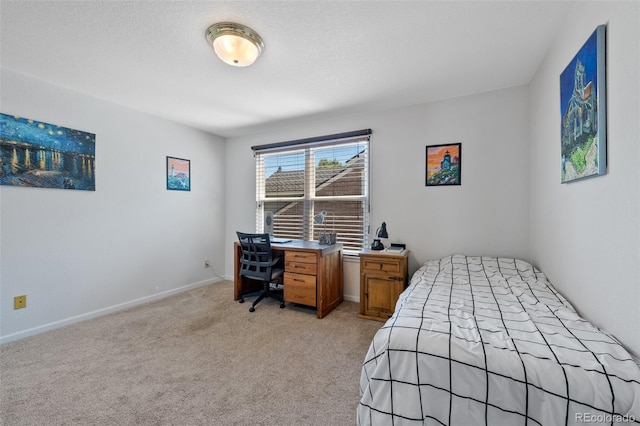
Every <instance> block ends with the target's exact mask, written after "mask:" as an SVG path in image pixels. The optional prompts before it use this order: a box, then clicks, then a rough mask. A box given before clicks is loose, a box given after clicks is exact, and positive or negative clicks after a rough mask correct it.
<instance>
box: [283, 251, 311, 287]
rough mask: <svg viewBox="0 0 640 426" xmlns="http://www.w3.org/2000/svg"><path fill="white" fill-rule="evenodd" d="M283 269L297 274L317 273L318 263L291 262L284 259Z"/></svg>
mask: <svg viewBox="0 0 640 426" xmlns="http://www.w3.org/2000/svg"><path fill="white" fill-rule="evenodd" d="M285 257H286V256H285ZM314 260H315V259H314ZM284 270H285V272H294V273H297V274H306V275H317V271H318V265H317V264H316V263H315V262H314V263H302V262H291V261H288V260H285V262H284ZM314 281H315V277H314Z"/></svg>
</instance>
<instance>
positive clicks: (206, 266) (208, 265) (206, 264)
mask: <svg viewBox="0 0 640 426" xmlns="http://www.w3.org/2000/svg"><path fill="white" fill-rule="evenodd" d="M204 267H205V268H210V267H211V265H210V264H209V261H208V260H205V261H204Z"/></svg>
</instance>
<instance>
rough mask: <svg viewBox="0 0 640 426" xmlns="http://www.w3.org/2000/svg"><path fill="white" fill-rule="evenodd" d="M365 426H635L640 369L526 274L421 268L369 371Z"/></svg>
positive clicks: (491, 264)
mask: <svg viewBox="0 0 640 426" xmlns="http://www.w3.org/2000/svg"><path fill="white" fill-rule="evenodd" d="M360 394H361V399H360V404H359V406H358V413H357V420H358V424H360V425H385V426H386V425H462V426H471V425H490V426H494V425H508V426H515V425H549V426H555V425H566V424H591V425H593V424H607V425H610V424H639V423H640V369H639V368H638V366H637V364H636V363H635V362H634V361H633V359H632V358H631V356H630V355H629V353H628V352H627V351H626V350H625V349H624V348H623V347H622V346H621V345H620V344H619V343H618V342H617V341H616V340H615V339H614V338H612V337H611V336H610V335H608V334H606V333H604V332H602V331H601V330H599V329H597V328H596V327H594V326H593V325H591V324H590V323H589V322H587V321H585V320H584V319H582V318H580V317H579V316H578V314H577V313H576V311H575V310H574V309H573V307H572V306H571V305H570V304H569V303H568V302H567V300H566V299H564V298H563V297H562V296H561V295H560V294H559V293H558V292H557V291H556V290H555V289H554V288H553V287H552V286H551V284H550V283H549V282H548V281H547V278H546V277H545V275H544V274H543V273H541V272H540V271H539V270H537V269H536V268H534V267H533V266H532V265H531V264H529V263H527V262H524V261H522V260H517V259H507V258H495V257H467V256H460V255H456V256H451V257H446V258H443V259H440V260H434V261H428V262H426V263H425V264H424V265H423V266H422V267H421V268H420V269H419V270H418V271H417V272H416V273H415V274H414V276H413V278H412V279H411V283H410V285H409V287H408V288H407V289H406V290H405V292H404V293H402V295H401V297H400V299H399V300H398V303H397V305H396V311H395V313H394V315H393V316H392V317H391V318H390V319H389V320H388V321H387V322H386V323H385V324H384V326H383V327H382V328H381V329H380V330H379V331H378V332H377V334H376V335H375V337H374V339H373V341H372V343H371V345H370V348H369V351H368V353H367V355H366V358H365V360H364V363H363V366H362V373H361V379H360Z"/></svg>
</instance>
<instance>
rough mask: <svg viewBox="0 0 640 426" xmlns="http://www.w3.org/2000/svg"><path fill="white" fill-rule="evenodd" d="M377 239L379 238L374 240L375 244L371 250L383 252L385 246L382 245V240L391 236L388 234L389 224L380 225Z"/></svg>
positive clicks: (372, 244)
mask: <svg viewBox="0 0 640 426" xmlns="http://www.w3.org/2000/svg"><path fill="white" fill-rule="evenodd" d="M376 237H378V238H376V239H375V240H373V243H371V250H383V249H384V244H382V242H381V241H380V238H389V234H388V233H387V222H382V225H380V228H378V230H377V231H376Z"/></svg>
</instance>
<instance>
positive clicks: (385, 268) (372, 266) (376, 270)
mask: <svg viewBox="0 0 640 426" xmlns="http://www.w3.org/2000/svg"><path fill="white" fill-rule="evenodd" d="M408 258H409V250H404V251H403V252H402V253H398V254H391V253H386V252H384V251H375V250H364V251H362V252H360V315H358V316H359V317H360V318H367V319H373V320H378V321H386V320H387V319H388V318H389V317H390V316H391V315H392V314H393V310H394V308H395V306H396V302H397V301H398V296H400V293H402V291H403V290H404V288H405V286H406V284H407V263H408V262H407V260H408Z"/></svg>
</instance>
